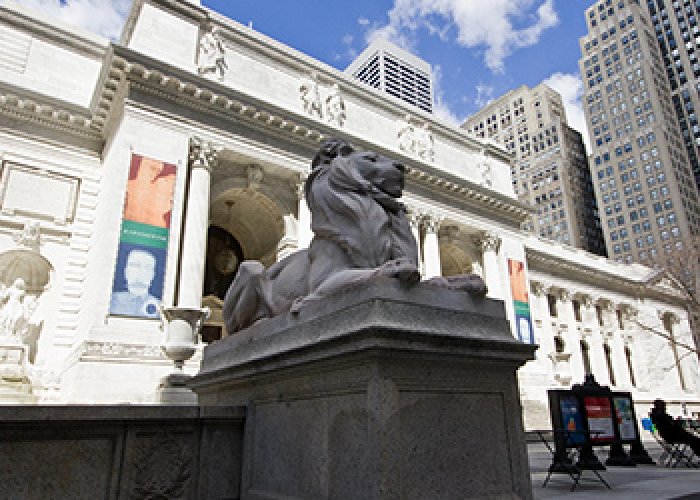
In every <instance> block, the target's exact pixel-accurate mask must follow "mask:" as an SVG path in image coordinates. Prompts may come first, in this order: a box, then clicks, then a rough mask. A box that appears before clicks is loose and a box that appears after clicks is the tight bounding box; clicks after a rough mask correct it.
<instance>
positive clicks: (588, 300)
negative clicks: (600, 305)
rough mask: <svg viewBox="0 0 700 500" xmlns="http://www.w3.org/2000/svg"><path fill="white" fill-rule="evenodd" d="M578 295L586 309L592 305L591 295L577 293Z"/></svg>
mask: <svg viewBox="0 0 700 500" xmlns="http://www.w3.org/2000/svg"><path fill="white" fill-rule="evenodd" d="M579 297H580V299H581V304H582V305H583V306H584V307H585V308H586V309H590V308H591V307H593V297H591V296H590V295H579Z"/></svg>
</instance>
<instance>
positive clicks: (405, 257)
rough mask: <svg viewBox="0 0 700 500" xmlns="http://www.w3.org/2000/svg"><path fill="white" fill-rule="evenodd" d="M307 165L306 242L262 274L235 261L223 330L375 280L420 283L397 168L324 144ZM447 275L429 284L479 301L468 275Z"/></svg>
mask: <svg viewBox="0 0 700 500" xmlns="http://www.w3.org/2000/svg"><path fill="white" fill-rule="evenodd" d="M311 167H312V170H311V173H310V174H309V177H308V178H307V180H306V183H305V185H304V191H305V195H306V202H307V204H308V206H309V210H310V212H311V229H312V230H313V232H314V238H313V240H312V241H311V244H310V245H309V248H308V249H304V250H299V251H297V252H296V253H294V254H292V255H289V256H288V257H286V258H284V259H282V260H280V261H278V262H276V263H275V264H273V265H272V266H270V267H269V268H268V269H265V268H264V267H263V265H262V264H261V263H260V262H257V261H244V262H242V263H241V265H240V267H239V269H238V273H237V274H236V278H235V279H234V281H233V283H231V286H230V288H229V289H228V292H227V293H226V296H225V298H224V304H223V317H224V322H225V325H226V330H227V331H228V332H229V333H234V332H237V331H239V330H242V329H244V328H246V327H248V326H250V325H252V324H253V323H255V322H257V321H259V320H261V319H264V318H271V317H274V316H277V315H279V314H282V313H285V312H289V311H291V312H292V313H295V312H298V311H299V310H300V309H301V308H302V307H303V306H304V304H306V303H308V302H309V301H315V300H319V299H322V298H324V297H327V296H329V295H332V294H334V293H336V292H338V291H340V290H341V289H344V288H347V287H348V286H352V285H356V284H359V283H363V282H367V281H369V280H371V279H373V278H375V277H377V276H390V277H393V278H396V279H398V280H400V281H401V282H403V283H405V284H406V285H409V286H410V285H414V284H416V283H418V282H419V281H420V272H419V270H418V246H417V244H416V240H415V238H414V237H413V233H412V232H411V228H410V225H409V222H408V219H407V217H406V209H405V207H404V206H403V205H402V204H401V203H400V202H399V201H398V199H399V198H400V197H401V195H402V193H403V188H404V170H405V169H404V166H403V165H402V164H400V163H398V162H396V161H394V160H391V159H389V158H387V157H385V156H383V155H380V154H378V153H375V152H371V151H363V150H359V149H356V148H355V147H354V146H352V145H351V144H350V143H348V142H347V141H344V140H340V139H331V140H328V141H326V142H325V143H324V144H323V145H322V146H321V149H320V150H319V152H318V153H317V154H316V156H315V157H314V159H313V161H312V164H311ZM455 278H457V279H456V280H453V279H451V278H438V279H437V280H432V281H431V282H432V284H435V285H438V286H443V287H447V288H457V289H464V290H468V291H470V292H472V293H476V294H479V295H482V296H483V294H484V293H485V291H486V288H485V286H484V284H483V281H481V279H480V278H479V277H478V276H476V275H473V276H468V277H464V276H461V277H455ZM429 283H430V282H429Z"/></svg>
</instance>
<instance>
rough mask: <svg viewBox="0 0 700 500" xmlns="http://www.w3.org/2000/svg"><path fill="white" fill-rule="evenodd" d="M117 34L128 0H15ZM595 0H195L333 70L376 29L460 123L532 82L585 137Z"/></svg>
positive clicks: (442, 110)
mask: <svg viewBox="0 0 700 500" xmlns="http://www.w3.org/2000/svg"><path fill="white" fill-rule="evenodd" d="M15 1H16V3H19V4H21V5H23V6H25V7H27V8H31V9H36V10H37V11H39V12H42V13H43V14H44V15H48V16H52V17H57V18H58V19H60V20H61V21H63V22H64V23H68V24H73V25H76V26H79V27H82V28H85V29H88V30H90V31H93V32H95V33H98V34H100V35H103V36H105V37H107V38H112V39H115V40H116V39H118V37H119V33H120V31H121V27H122V24H123V21H124V19H125V17H126V15H127V14H128V11H129V8H130V6H131V0H15ZM593 3H595V0H352V1H349V0H203V5H204V6H206V7H209V8H211V9H213V10H215V11H217V12H220V13H222V14H224V15H226V16H227V17H230V18H232V19H234V20H236V21H238V22H240V23H243V24H246V25H249V24H252V27H253V28H254V29H255V30H256V31H259V32H260V33H263V34H265V35H268V36H270V37H272V38H274V39H276V40H278V41H280V42H282V43H284V44H285V45H288V46H290V47H292V48H294V49H297V50H299V51H301V52H304V53H306V54H308V55H310V56H312V57H314V58H315V59H318V60H320V61H322V62H324V63H326V64H329V65H331V66H333V67H335V68H338V69H340V70H343V69H345V68H346V67H347V66H348V65H349V64H350V62H351V61H352V60H353V59H354V57H355V56H356V55H357V54H359V53H360V52H362V50H363V49H364V48H365V47H366V46H367V44H368V43H369V42H370V41H372V40H373V39H374V38H375V37H385V38H388V39H389V40H390V41H392V42H394V43H396V44H398V45H400V46H402V47H403V48H405V49H407V50H409V51H410V52H412V53H414V54H416V55H417V56H419V57H421V58H422V59H424V60H425V61H427V62H428V63H430V64H431V66H432V69H433V76H434V83H435V88H434V97H435V114H436V115H437V116H438V118H440V119H443V120H447V121H449V122H452V123H454V124H459V123H462V122H463V121H464V120H465V119H466V118H467V117H468V116H470V115H471V114H473V113H475V112H476V111H477V110H479V109H480V108H481V107H483V106H484V105H486V104H487V103H488V102H489V101H490V100H492V99H495V98H498V97H499V96H501V95H503V94H505V93H506V92H508V91H509V90H512V89H515V88H517V87H519V86H520V85H528V86H529V87H533V86H535V85H537V84H539V83H541V82H545V83H547V84H549V85H550V86H551V87H552V88H554V89H555V90H557V91H559V92H560V93H561V94H562V98H563V99H564V104H565V107H566V111H567V118H568V122H569V125H570V126H572V127H573V128H575V129H577V130H579V131H581V132H582V133H583V134H584V138H585V139H586V140H587V139H588V137H587V131H586V127H585V118H584V115H583V111H582V108H581V93H582V90H583V87H582V83H581V77H580V74H579V70H578V60H579V58H580V56H581V52H580V48H579V43H578V40H579V38H580V37H581V36H583V35H584V34H585V33H586V24H585V18H584V11H585V9H586V8H588V7H589V6H590V5H592V4H593Z"/></svg>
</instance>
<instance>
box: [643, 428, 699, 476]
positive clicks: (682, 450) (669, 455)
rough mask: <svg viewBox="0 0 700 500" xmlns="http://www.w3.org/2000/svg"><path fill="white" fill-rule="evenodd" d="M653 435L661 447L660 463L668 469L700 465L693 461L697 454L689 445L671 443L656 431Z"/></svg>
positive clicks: (652, 432)
mask: <svg viewBox="0 0 700 500" xmlns="http://www.w3.org/2000/svg"><path fill="white" fill-rule="evenodd" d="M651 435H652V436H654V439H655V440H656V442H657V443H658V444H659V446H661V456H660V457H659V462H660V463H662V464H663V465H665V466H666V467H670V468H675V467H678V466H679V465H680V466H681V467H698V466H699V465H700V464H698V463H696V462H694V461H693V458H694V456H695V454H694V453H693V450H691V449H690V446H688V445H687V444H685V443H669V442H668V441H666V440H665V439H664V438H662V437H661V436H660V435H659V433H658V431H656V430H652V431H651Z"/></svg>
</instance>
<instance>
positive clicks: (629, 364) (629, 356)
mask: <svg viewBox="0 0 700 500" xmlns="http://www.w3.org/2000/svg"><path fill="white" fill-rule="evenodd" d="M625 359H626V360H627V371H628V372H629V376H630V383H631V384H632V387H637V380H636V379H635V378H634V368H633V367H632V350H631V349H630V346H628V345H626V346H625Z"/></svg>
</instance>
